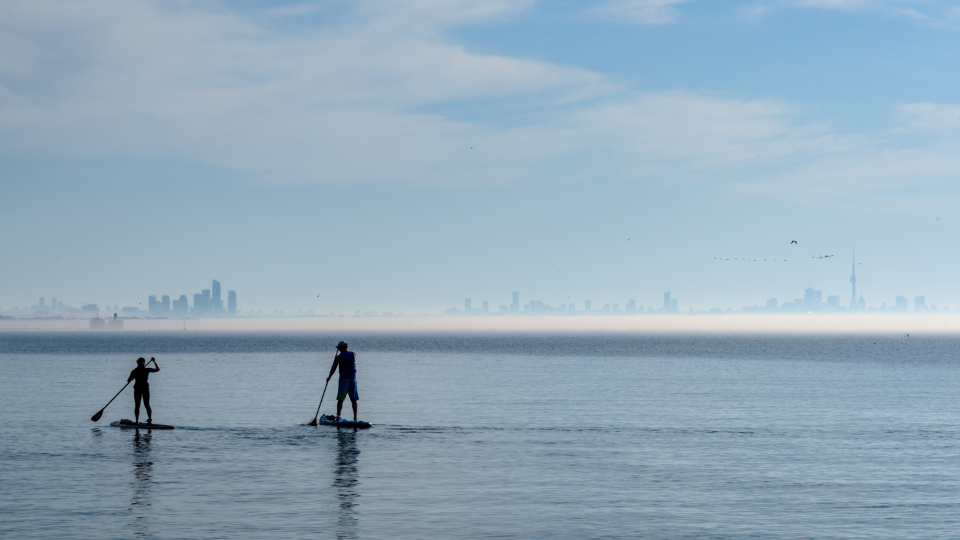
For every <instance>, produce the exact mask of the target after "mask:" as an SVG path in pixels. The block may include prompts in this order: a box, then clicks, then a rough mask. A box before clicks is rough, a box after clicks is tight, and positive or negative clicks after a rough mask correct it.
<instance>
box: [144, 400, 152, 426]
mask: <svg viewBox="0 0 960 540" xmlns="http://www.w3.org/2000/svg"><path fill="white" fill-rule="evenodd" d="M143 406H144V407H145V408H146V409H147V423H148V424H152V423H153V410H152V409H151V408H150V394H146V395H144V396H143Z"/></svg>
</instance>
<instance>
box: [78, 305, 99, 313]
mask: <svg viewBox="0 0 960 540" xmlns="http://www.w3.org/2000/svg"><path fill="white" fill-rule="evenodd" d="M98 309H99V308H98V307H97V305H96V304H87V305H85V306H81V307H80V312H81V313H96V312H97V310H98Z"/></svg>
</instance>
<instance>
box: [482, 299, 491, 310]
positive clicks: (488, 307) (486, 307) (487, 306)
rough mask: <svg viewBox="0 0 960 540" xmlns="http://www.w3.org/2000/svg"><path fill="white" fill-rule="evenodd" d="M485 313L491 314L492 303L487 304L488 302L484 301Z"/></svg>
mask: <svg viewBox="0 0 960 540" xmlns="http://www.w3.org/2000/svg"><path fill="white" fill-rule="evenodd" d="M483 312H484V313H490V302H487V301H486V300H484V301H483Z"/></svg>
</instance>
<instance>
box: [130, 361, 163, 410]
mask: <svg viewBox="0 0 960 540" xmlns="http://www.w3.org/2000/svg"><path fill="white" fill-rule="evenodd" d="M150 361H151V362H153V365H154V366H156V367H152V368H148V367H147V366H146V360H144V359H143V357H140V358H137V367H136V368H134V370H133V371H131V372H130V376H129V377H127V383H129V382H130V381H136V382H134V383H133V403H134V405H135V406H134V408H133V414H134V418H135V419H136V422H137V423H138V424H139V423H140V400H141V399H142V400H143V406H144V407H146V409H147V423H148V424H152V423H153V411H152V410H150V383H148V382H147V377H149V376H150V374H151V373H156V372H158V371H160V364H158V363H157V359H156V358H150Z"/></svg>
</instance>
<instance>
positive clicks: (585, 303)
mask: <svg viewBox="0 0 960 540" xmlns="http://www.w3.org/2000/svg"><path fill="white" fill-rule="evenodd" d="M583 310H584V311H586V312H587V313H590V301H589V300H584V301H583Z"/></svg>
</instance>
